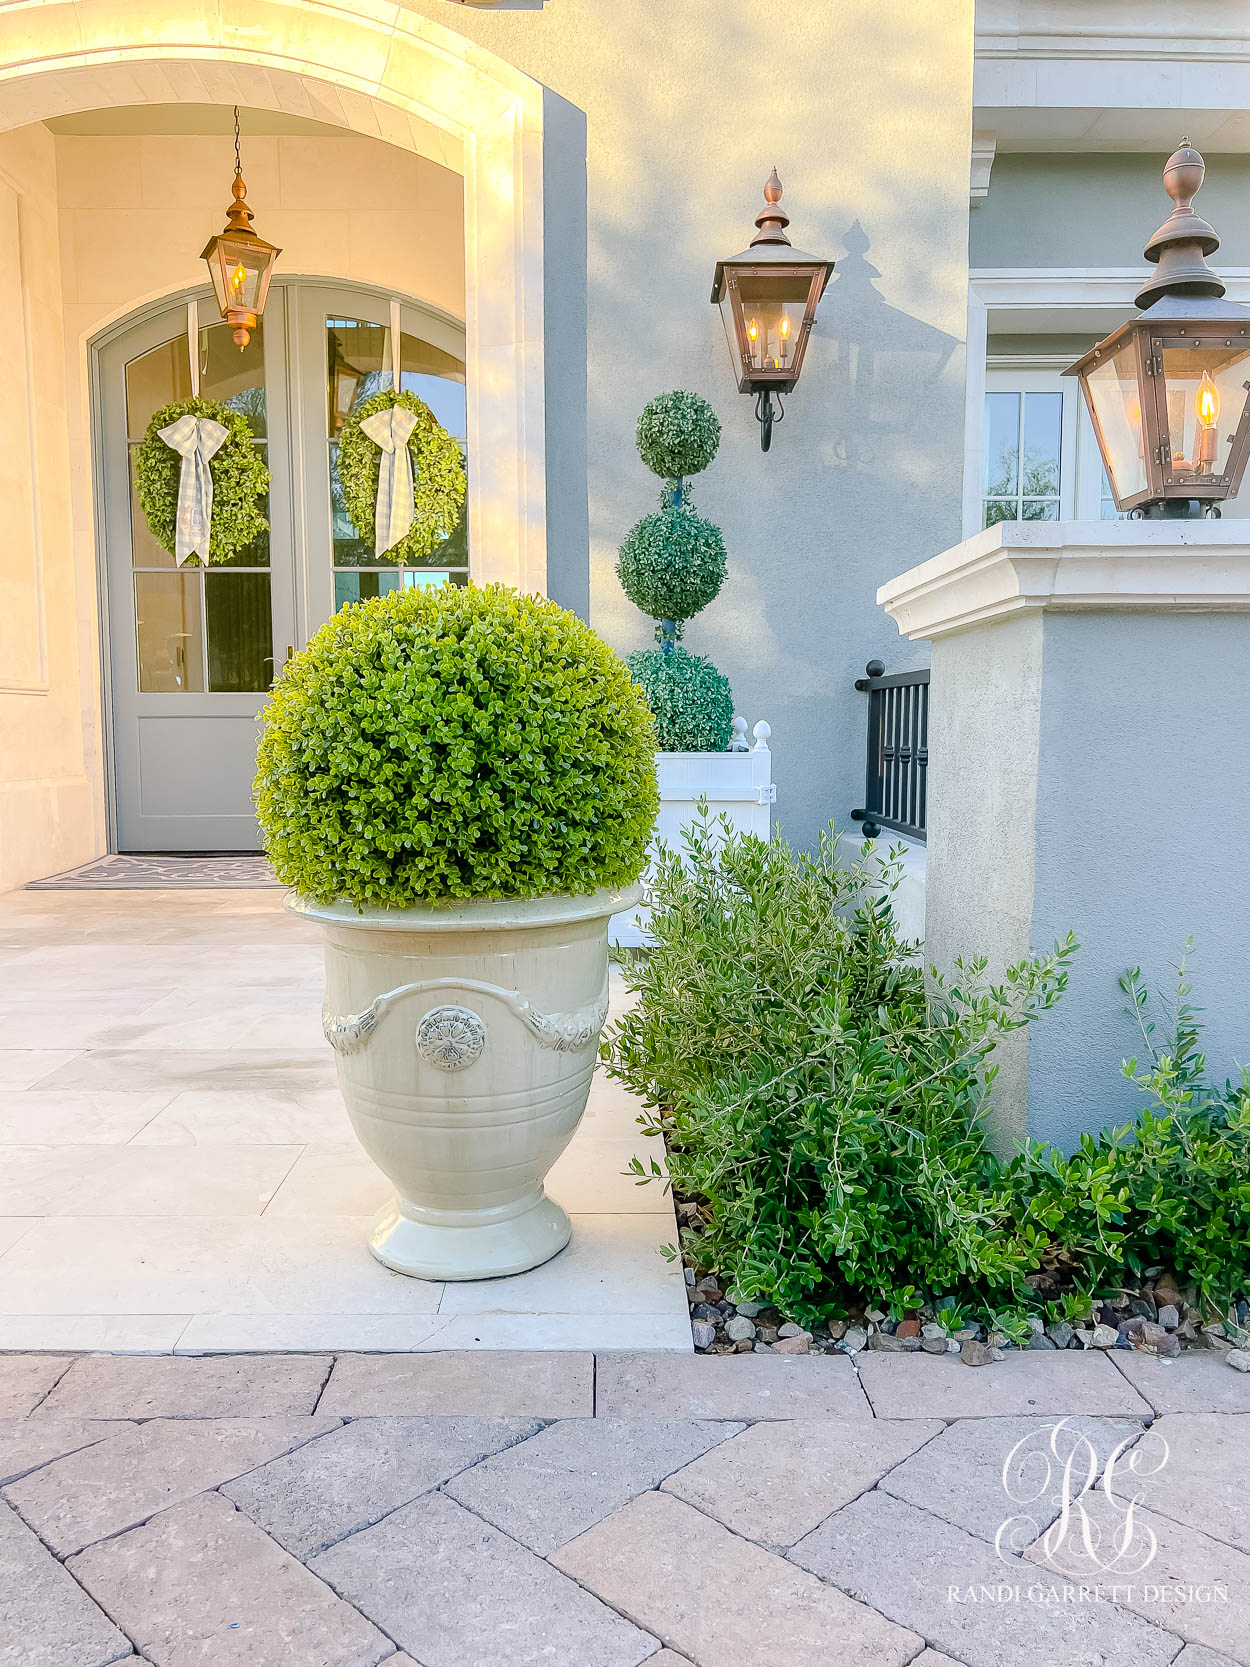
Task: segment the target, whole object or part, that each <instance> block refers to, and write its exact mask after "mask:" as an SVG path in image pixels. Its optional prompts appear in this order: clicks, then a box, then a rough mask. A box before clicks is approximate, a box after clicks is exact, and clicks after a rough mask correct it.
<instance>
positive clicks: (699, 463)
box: [637, 390, 720, 480]
mask: <svg viewBox="0 0 1250 1667" xmlns="http://www.w3.org/2000/svg"><path fill="white" fill-rule="evenodd" d="M637 442H638V455H639V457H641V458H642V461H643V462H644V463H645V464H646V465H647V468H648V469H650V470H651V471H652V472H653V473H654V474H657V475H661V476H663V478H664V479H665V480H676V479H677V478H678V477H679V476H681V475H697V474H698V473H699V471H700V470H701V469H706V468H707V466H708V464H709V463H710V462H711V461H712V459H713V458H714V457H715V456H716V448H717V447H718V446H719V445H720V421H719V419H718V418H717V415H716V413H715V411H713V409H712V407H711V406H710V405H709V404H708V402H707V400H705V399H703V398H702V397H701V396H700V395H699V394H687V393H682V392H681V391H680V390H678V391H677V392H676V393H671V394H659V395H657V396H656V398H655V399H653V400H652V401H651V402H650V403H649V404H648V405H646V406H644V407H643V412H642V415H641V417H639V419H638V431H637Z"/></svg>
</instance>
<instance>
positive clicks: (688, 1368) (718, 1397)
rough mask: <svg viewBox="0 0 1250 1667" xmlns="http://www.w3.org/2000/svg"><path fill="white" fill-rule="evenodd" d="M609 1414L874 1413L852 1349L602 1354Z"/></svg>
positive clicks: (598, 1403) (602, 1401)
mask: <svg viewBox="0 0 1250 1667" xmlns="http://www.w3.org/2000/svg"><path fill="white" fill-rule="evenodd" d="M595 1411H596V1413H597V1414H598V1416H599V1417H601V1418H648V1417H652V1418H730V1419H734V1420H735V1421H741V1422H744V1423H750V1422H754V1420H756V1419H757V1418H871V1417H872V1409H871V1407H870V1406H869V1405H868V1402H867V1400H866V1399H865V1397H864V1394H863V1391H862V1390H861V1389H860V1386H859V1382H858V1380H857V1378H856V1376H855V1368H854V1367H853V1366H852V1365H851V1362H850V1360H849V1359H848V1358H847V1357H846V1356H845V1355H791V1356H786V1355H767V1354H749V1355H724V1356H718V1355H711V1356H704V1355H682V1354H667V1355H666V1354H601V1355H600V1356H599V1358H598V1373H597V1377H596V1383H595Z"/></svg>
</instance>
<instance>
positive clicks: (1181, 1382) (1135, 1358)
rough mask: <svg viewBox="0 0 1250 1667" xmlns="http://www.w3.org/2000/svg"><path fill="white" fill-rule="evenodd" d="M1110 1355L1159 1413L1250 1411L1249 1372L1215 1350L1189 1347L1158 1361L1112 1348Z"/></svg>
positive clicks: (1143, 1355) (1133, 1351) (1130, 1351)
mask: <svg viewBox="0 0 1250 1667" xmlns="http://www.w3.org/2000/svg"><path fill="white" fill-rule="evenodd" d="M1110 1358H1111V1360H1112V1361H1114V1363H1115V1365H1116V1366H1117V1368H1118V1369H1119V1370H1120V1371H1121V1372H1122V1373H1123V1374H1124V1376H1125V1377H1126V1378H1127V1379H1128V1381H1129V1382H1130V1383H1131V1384H1132V1385H1133V1387H1134V1388H1135V1389H1136V1390H1137V1391H1138V1393H1139V1394H1141V1395H1143V1396H1144V1397H1145V1398H1146V1400H1147V1401H1148V1402H1149V1403H1150V1405H1151V1406H1152V1407H1153V1408H1154V1410H1155V1411H1156V1412H1250V1372H1234V1371H1233V1369H1232V1367H1231V1366H1227V1365H1225V1363H1224V1360H1223V1359H1222V1357H1221V1356H1220V1355H1218V1354H1216V1353H1214V1352H1211V1353H1208V1352H1207V1351H1206V1350H1199V1349H1189V1350H1187V1351H1186V1352H1185V1353H1184V1354H1182V1355H1180V1356H1179V1357H1178V1358H1177V1359H1175V1360H1157V1359H1155V1358H1154V1357H1152V1356H1151V1355H1145V1354H1138V1352H1137V1351H1136V1349H1113V1350H1112V1351H1111V1354H1110ZM1247 1439H1250V1437H1248V1438H1247Z"/></svg>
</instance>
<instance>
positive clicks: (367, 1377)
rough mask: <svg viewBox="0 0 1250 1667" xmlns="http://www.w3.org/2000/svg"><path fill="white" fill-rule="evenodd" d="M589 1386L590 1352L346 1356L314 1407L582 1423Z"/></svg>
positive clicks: (346, 1412)
mask: <svg viewBox="0 0 1250 1667" xmlns="http://www.w3.org/2000/svg"><path fill="white" fill-rule="evenodd" d="M593 1384H594V1356H593V1355H590V1354H559V1353H556V1352H555V1351H552V1352H551V1353H525V1352H522V1351H519V1350H518V1351H516V1352H514V1353H506V1354H505V1353H501V1354H487V1355H481V1354H474V1353H473V1352H472V1351H459V1350H457V1351H455V1352H453V1353H447V1354H421V1355H415V1356H395V1355H361V1354H346V1355H340V1356H339V1358H338V1360H337V1361H335V1364H334V1370H333V1371H332V1372H331V1374H330V1381H329V1383H328V1384H327V1385H326V1387H325V1392H324V1394H323V1395H322V1397H321V1400H320V1402H319V1403H318V1406H319V1410H320V1411H321V1412H324V1413H335V1414H338V1415H341V1416H342V1417H345V1418H360V1417H364V1416H369V1415H375V1416H376V1415H386V1414H394V1415H396V1416H399V1415H408V1416H414V1415H428V1414H438V1413H460V1414H462V1415H463V1416H465V1417H473V1418H588V1417H590V1415H591V1413H592V1412H593V1411H594V1404H593Z"/></svg>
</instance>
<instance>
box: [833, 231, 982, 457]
mask: <svg viewBox="0 0 1250 1667" xmlns="http://www.w3.org/2000/svg"><path fill="white" fill-rule="evenodd" d="M842 242H843V245H844V247H845V249H846V253H845V254H844V255H842V256H840V257H839V258H838V262H837V266H836V269H835V272H834V277H833V281H832V283H831V284H830V285H829V288H828V289H827V290H826V291H825V298H824V301H823V302H822V304H821V309H820V327H819V330H818V331H817V333H816V336H815V338H814V340H813V344H812V345H813V350H816V348H817V343H819V346H820V351H821V356H822V359H823V361H824V362H823V363H822V365H821V371H820V381H821V385H822V391H823V393H824V395H825V397H826V399H827V405H826V410H827V411H828V412H829V413H830V414H831V416H832V418H833V421H832V424H831V426H832V429H833V432H832V446H833V454H834V457H833V460H834V463H835V464H836V465H837V466H840V467H845V468H861V467H863V468H872V469H873V470H874V471H881V470H883V469H884V470H887V471H888V470H889V467H890V463H891V460H892V459H893V458H894V456H895V453H894V451H893V449H892V446H891V442H896V441H899V440H903V439H906V440H908V441H910V440H912V439H914V436H915V426H916V406H917V401H918V400H919V399H923V397H924V396H925V394H926V392H927V390H929V389H931V388H932V387H934V386H935V384H936V383H937V382H938V381H940V379H941V377H942V375H943V374H944V372H945V371H946V368H947V366H948V365H949V363H950V360H951V355H952V354H953V353H954V352H955V350H956V349H957V348H960V347H962V346H963V343H962V341H961V340H960V338H959V337H958V336H952V335H949V334H948V333H947V332H946V331H945V330H939V329H938V328H937V327H936V326H935V325H932V324H926V323H925V321H924V320H923V319H920V318H914V317H913V316H912V315H911V314H910V313H906V312H903V311H902V309H901V308H899V307H892V306H891V305H890V303H889V302H888V301H887V300H886V299H885V298H884V296H882V295H881V293H880V292H879V291H878V289H877V287H876V285H877V280H878V279H879V278H880V276H881V273H880V272H879V271H878V269H877V268H876V267H875V266H874V265H873V264H872V263H871V261H869V260H868V259H867V253H868V249H869V247H870V243H869V238H868V234H867V233H866V232H865V230H864V228H863V226H862V225H861V224H860V222H859V221H858V220H856V221H854V222H853V223H852V224H851V225H850V226H849V227H848V228H847V231H846V234H845V236H844V237H843V239H842ZM961 445H962V442H961V441H959V442H957V450H956V453H955V455H956V456H957V457H958V456H959V455H961V451H960V450H959V449H958V447H960V446H961Z"/></svg>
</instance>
